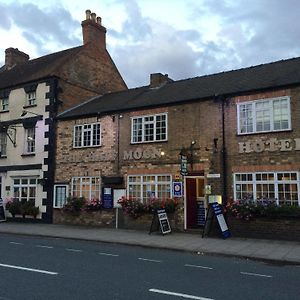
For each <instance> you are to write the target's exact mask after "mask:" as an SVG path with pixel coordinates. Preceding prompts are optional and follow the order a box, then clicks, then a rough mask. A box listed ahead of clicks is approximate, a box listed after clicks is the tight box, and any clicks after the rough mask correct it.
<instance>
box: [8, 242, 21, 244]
mask: <svg viewBox="0 0 300 300" xmlns="http://www.w3.org/2000/svg"><path fill="white" fill-rule="evenodd" d="M9 243H10V244H13V245H24V244H23V243H18V242H9Z"/></svg>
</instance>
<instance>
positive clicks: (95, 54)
mask: <svg viewBox="0 0 300 300" xmlns="http://www.w3.org/2000/svg"><path fill="white" fill-rule="evenodd" d="M81 25H82V32H83V45H82V46H79V47H75V48H71V49H67V50H64V51H60V52H57V53H52V54H49V55H46V56H42V57H39V58H36V59H32V60H30V59H29V56H28V55H27V54H26V53H24V52H21V51H19V50H18V49H14V48H8V49H6V51H5V65H4V66H2V67H1V69H0V147H1V158H0V180H1V181H0V182H1V188H0V193H1V195H0V196H1V197H2V198H5V199H8V198H13V199H16V200H19V201H20V202H32V203H33V204H34V205H35V206H38V207H39V210H40V213H39V215H38V217H39V218H41V219H43V220H45V221H49V222H51V220H52V207H53V204H52V201H53V176H54V168H55V160H54V155H55V147H56V132H55V128H56V120H55V117H56V115H57V113H58V112H62V111H65V110H67V109H69V108H71V107H73V106H75V105H78V104H79V103H81V102H83V101H84V100H87V99H89V98H91V97H93V96H96V95H101V94H104V93H109V92H112V91H120V90H126V89H127V86H126V84H125V83H124V81H123V79H122V77H121V75H120V73H119V71H118V70H117V68H116V66H115V64H114V62H113V60H112V59H111V57H110V55H109V53H108V51H107V50H106V41H105V36H106V29H105V27H103V26H102V24H101V18H100V17H97V18H96V14H95V13H91V12H90V11H89V10H87V11H86V19H85V20H84V21H83V22H82V24H81Z"/></svg>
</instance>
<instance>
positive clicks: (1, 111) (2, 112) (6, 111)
mask: <svg viewBox="0 0 300 300" xmlns="http://www.w3.org/2000/svg"><path fill="white" fill-rule="evenodd" d="M8 112H9V109H7V110H0V114H4V113H8Z"/></svg>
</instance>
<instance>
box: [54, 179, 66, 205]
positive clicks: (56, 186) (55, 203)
mask: <svg viewBox="0 0 300 300" xmlns="http://www.w3.org/2000/svg"><path fill="white" fill-rule="evenodd" d="M57 188H65V191H66V193H65V199H64V201H61V202H60V203H58V199H57V196H58V193H57ZM68 196H69V185H68V184H55V185H54V191H53V207H54V208H62V207H63V206H64V205H65V204H66V203H67V198H68Z"/></svg>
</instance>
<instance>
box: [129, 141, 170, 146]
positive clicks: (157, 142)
mask: <svg viewBox="0 0 300 300" xmlns="http://www.w3.org/2000/svg"><path fill="white" fill-rule="evenodd" d="M167 142H168V140H162V141H144V142H130V145H140V144H154V143H155V144H159V143H167Z"/></svg>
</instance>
